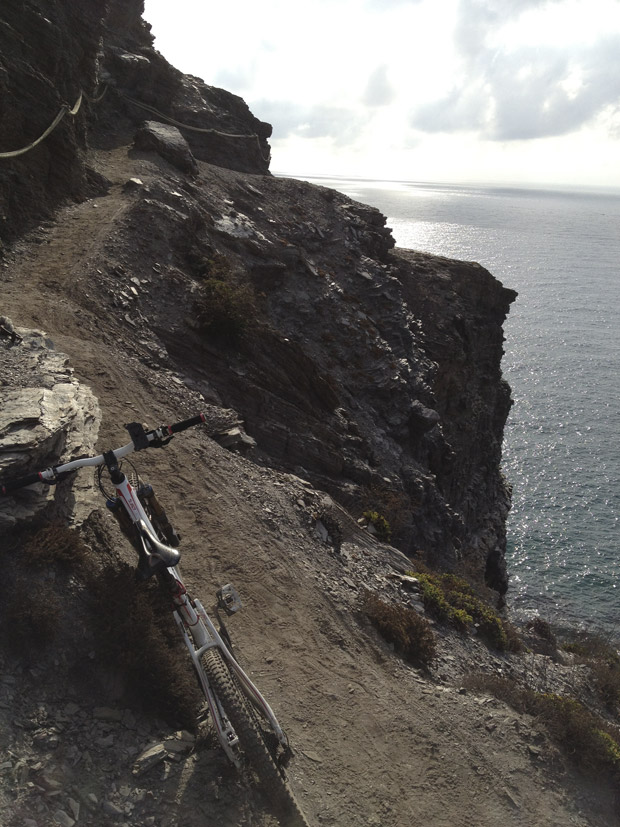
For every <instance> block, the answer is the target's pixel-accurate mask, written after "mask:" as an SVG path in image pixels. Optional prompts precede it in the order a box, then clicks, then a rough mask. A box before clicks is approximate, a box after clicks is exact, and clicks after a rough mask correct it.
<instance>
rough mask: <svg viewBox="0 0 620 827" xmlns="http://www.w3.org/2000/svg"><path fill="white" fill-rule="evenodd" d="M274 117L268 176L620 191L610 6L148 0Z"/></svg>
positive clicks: (619, 76) (619, 74)
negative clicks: (516, 185) (531, 185)
mask: <svg viewBox="0 0 620 827" xmlns="http://www.w3.org/2000/svg"><path fill="white" fill-rule="evenodd" d="M144 17H145V19H146V20H147V21H148V22H149V23H150V24H151V25H152V32H153V34H154V36H155V48H157V49H158V50H159V51H160V52H161V53H162V54H163V55H164V57H166V59H167V60H168V61H169V62H170V63H172V64H173V65H174V66H176V68H178V69H180V70H181V71H182V72H185V73H188V74H192V75H196V76H198V77H200V78H201V79H202V80H204V81H205V82H206V83H207V84H209V85H211V86H218V87H222V88H224V89H227V90H228V91H230V92H233V93H234V94H236V95H239V96H241V97H242V98H243V99H244V100H245V101H246V103H247V104H248V106H249V107H250V109H251V111H252V112H253V114H254V115H255V116H256V117H257V118H260V120H263V121H268V122H269V123H270V124H272V126H273V135H272V138H271V139H270V144H271V158H272V160H271V170H272V172H274V173H284V174H291V175H298V176H300V177H302V176H303V177H310V176H313V175H318V176H328V177H329V176H341V177H354V178H371V179H383V180H401V181H428V182H430V181H435V182H453V183H465V182H469V183H485V182H488V183H505V184H557V185H578V186H593V187H599V186H613V187H620V158H619V151H620V0H312V2H309V0H303V2H302V0H261V2H257V0H227V1H226V0H219V2H208V0H174V2H170V0H145V13H144Z"/></svg>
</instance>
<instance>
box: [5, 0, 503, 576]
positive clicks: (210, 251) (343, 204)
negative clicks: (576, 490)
mask: <svg viewBox="0 0 620 827" xmlns="http://www.w3.org/2000/svg"><path fill="white" fill-rule="evenodd" d="M65 2H66V4H67V6H68V5H69V3H68V0H56V3H55V5H53V7H52V9H51V10H50V12H49V13H50V15H51V17H50V19H51V20H52V25H55V24H56V25H58V27H59V31H64V30H63V29H62V24H63V21H64V23H66V22H67V19H68V18H67V17H66V15H67V14H69V12H68V11H67V10H66V9H65ZM142 7H143V5H142V2H141V1H140V0H131V2H128V3H124V2H121V1H120V0H114V1H112V0H109V2H108V3H107V4H105V6H104V7H103V8H102V9H100V10H99V11H97V12H95V10H94V7H91V6H90V5H89V6H87V7H85V10H84V14H83V19H82V21H81V24H80V25H81V28H78V32H80V33H81V35H83V36H80V37H78V39H77V40H76V42H75V43H71V44H70V45H69V46H66V44H65V41H63V39H62V37H61V36H60V35H59V36H58V37H57V38H51V40H50V43H49V44H48V45H46V44H45V43H44V42H43V39H41V38H37V37H35V36H34V35H30V36H29V37H28V38H27V37H26V36H25V35H26V33H27V32H26V30H24V32H23V36H22V35H20V37H21V39H19V38H17V29H16V28H15V27H16V26H17V25H18V23H19V24H20V25H25V23H24V21H22V20H21V18H20V17H19V15H17V14H16V13H13V15H12V17H11V15H10V14H9V15H7V13H6V12H5V11H4V9H3V10H1V11H0V19H2V15H3V14H4V15H5V19H7V20H10V21H12V26H13V28H11V29H10V30H9V29H7V28H5V29H3V30H2V31H3V32H4V35H3V36H4V37H5V38H8V39H9V40H10V38H11V37H12V38H13V40H15V39H18V40H19V43H20V48H21V49H22V50H23V56H24V61H23V63H24V66H25V69H24V73H25V74H24V76H23V84H24V87H25V86H27V85H28V77H29V75H28V71H30V69H32V71H34V69H33V67H34V66H35V63H34V62H33V61H35V56H30V53H29V51H28V50H29V48H30V45H29V44H30V43H31V42H32V43H34V44H37V46H38V49H39V52H37V55H36V60H38V61H39V63H37V64H36V66H37V67H38V70H37V71H38V75H39V76H44V77H45V78H46V85H47V86H49V87H52V86H53V87H54V88H60V87H62V88H66V89H69V88H70V87H71V88H74V87H75V88H76V89H79V88H84V89H85V90H89V92H90V93H91V95H92V93H94V91H95V89H101V88H102V87H103V86H107V89H108V92H107V94H106V95H105V97H104V98H103V99H102V100H101V101H100V102H99V103H98V104H93V105H88V106H86V107H85V110H84V113H85V114H81V115H78V116H76V119H74V120H70V121H68V123H69V124H72V127H71V128H72V129H78V127H79V130H81V131H79V134H78V133H77V132H76V133H75V135H74V141H73V144H71V143H70V142H69V143H67V144H66V146H67V147H69V149H67V151H68V152H69V153H70V157H71V159H72V161H71V164H73V166H72V169H73V170H77V171H78V173H79V175H82V177H83V179H84V180H86V178H85V175H86V174H85V172H84V170H85V169H86V166H85V165H86V163H90V162H91V161H92V163H93V165H94V164H95V163H96V157H95V156H94V155H91V154H89V152H88V148H89V144H91V145H96V146H97V147H99V148H100V149H105V148H106V147H107V148H112V147H113V148H115V151H116V152H117V153H118V151H119V148H122V147H131V148H130V149H128V150H127V152H128V154H129V160H132V161H135V162H136V163H140V164H141V165H142V167H141V169H143V170H144V171H145V172H148V175H146V174H145V175H144V176H143V175H142V172H141V173H140V178H139V180H138V181H134V182H133V183H132V184H131V186H127V187H125V188H124V190H123V198H125V199H126V202H125V203H123V204H122V205H120V204H119V205H118V209H116V207H115V210H114V211H111V212H110V215H112V214H114V215H116V214H118V215H119V216H122V218H120V217H119V218H118V220H117V222H116V224H115V227H114V230H113V232H110V235H109V238H108V242H106V244H105V245H103V247H102V249H101V250H100V251H99V255H98V259H97V261H96V263H95V262H94V261H92V262H91V265H90V266H91V271H89V272H88V273H87V274H86V275H87V276H88V280H89V288H88V296H84V303H85V305H87V306H91V305H92V302H93V301H94V302H96V306H97V307H98V309H99V308H100V307H101V306H103V305H104V304H105V303H106V302H111V306H112V307H113V308H115V309H117V310H118V309H120V310H122V313H123V319H124V321H125V323H126V324H127V325H130V326H131V327H132V333H135V331H140V336H141V337H142V341H144V342H149V347H150V351H149V353H150V356H149V357H148V358H149V359H151V360H156V359H157V358H159V356H158V354H160V353H165V352H166V350H164V349H163V348H162V347H161V345H164V346H165V348H166V349H167V353H168V354H169V356H170V358H171V359H173V360H174V361H175V362H176V364H177V366H178V369H179V373H181V374H182V375H183V376H184V378H185V381H187V383H188V384H190V386H191V387H196V388H206V389H208V390H207V391H206V398H207V399H208V400H209V401H213V402H214V403H215V404H221V405H222V406H224V407H226V408H230V409H232V410H234V411H236V412H237V414H238V417H239V419H243V420H244V421H245V423H246V427H247V431H248V433H249V434H250V436H251V437H252V438H253V439H254V440H256V443H257V449H256V453H257V456H258V457H259V458H260V460H261V461H263V462H266V463H268V464H270V465H273V466H276V467H279V468H284V469H286V470H288V471H292V472H294V473H295V474H298V475H299V476H302V477H304V478H305V479H309V480H310V481H311V482H312V483H313V484H314V485H315V486H317V487H319V488H321V489H322V490H325V491H327V492H329V494H330V495H331V496H332V497H333V498H334V499H335V500H337V501H338V502H339V503H340V504H341V505H343V506H344V507H346V508H348V509H350V510H351V512H352V513H353V514H354V516H359V515H360V514H361V513H362V512H363V511H364V510H368V509H370V510H372V511H377V512H378V513H380V514H382V515H383V516H385V517H386V518H387V520H388V521H389V523H390V526H391V529H392V542H393V543H395V544H396V545H397V546H398V547H399V548H400V549H401V550H402V551H404V552H405V553H406V554H408V555H411V556H413V555H416V554H422V555H423V556H424V557H425V559H426V560H427V561H428V562H430V563H431V564H435V565H439V566H442V567H444V568H450V569H455V568H459V567H464V568H467V569H469V570H470V571H473V572H474V573H475V574H476V575H477V576H478V577H479V578H480V579H483V578H486V580H487V582H488V583H489V584H490V585H492V586H493V587H494V588H495V589H497V590H498V591H500V592H503V591H504V590H505V588H506V575H505V568H504V562H503V560H504V546H505V539H504V538H505V534H504V522H505V517H506V513H507V509H508V504H509V495H508V491H507V488H506V485H505V483H504V482H503V480H502V478H501V475H500V472H499V462H500V455H501V440H502V433H503V426H504V422H505V419H506V416H507V413H508V410H509V407H510V395H509V391H508V388H507V386H506V385H505V384H504V383H503V381H502V379H501V372H500V362H501V356H502V331H501V325H502V323H503V320H504V318H505V315H506V313H507V311H508V306H509V303H510V301H511V300H512V298H513V296H514V294H513V293H511V291H507V290H504V288H502V286H501V285H499V284H498V282H497V281H496V280H495V279H494V278H493V277H492V276H491V275H490V274H489V273H487V272H486V271H485V270H483V268H481V267H479V266H478V265H474V264H467V263H462V262H455V261H448V260H445V259H441V258H437V257H432V256H427V255H422V254H418V253H405V252H402V251H394V239H393V238H392V235H391V233H390V231H389V229H388V228H387V227H386V226H385V217H384V216H383V215H381V213H380V212H379V211H378V210H375V209H373V208H371V207H368V206H365V205H363V204H359V203H356V202H355V201H352V200H351V199H348V198H346V197H344V196H342V195H339V194H338V193H336V192H334V191H333V190H329V189H326V188H323V187H315V186H311V185H310V184H307V183H303V182H300V181H294V180H287V179H276V178H274V177H272V176H270V175H261V176H260V177H259V176H257V173H260V172H263V173H265V172H266V171H267V167H268V161H267V160H266V159H267V158H268V145H267V143H266V139H267V136H268V135H269V132H270V127H269V125H267V124H261V122H260V121H258V120H257V119H256V118H254V117H253V116H252V114H251V113H250V112H249V110H248V108H247V106H246V104H245V103H244V102H243V101H242V100H240V99H239V98H236V97H235V96H233V95H230V94H229V93H228V92H224V91H223V90H217V89H213V88H212V87H209V86H208V85H207V84H205V83H203V82H202V81H200V80H198V79H197V78H193V77H189V76H185V75H182V74H181V73H180V72H178V71H177V70H176V69H173V68H172V67H170V66H169V64H168V63H167V62H166V61H165V59H164V58H163V57H162V56H161V55H159V54H158V53H157V52H156V51H155V50H154V49H153V40H152V37H151V35H150V31H149V27H148V25H147V24H145V23H144V22H142V20H141V19H140V14H141V11H142ZM36 8H38V6H37V3H36V2H35V3H33V4H32V5H31V6H30V12H29V14H31V15H34V17H33V18H32V20H30V25H31V26H32V27H33V29H35V28H36V26H35V23H36V25H39V26H46V25H48V24H47V23H44V22H41V20H42V18H43V16H44V15H43V7H42V6H41V9H40V11H39V12H38V13H36V12H35V11H34V9H36ZM46 8H47V7H46ZM72 8H73V6H72ZM63 45H65V46H66V49H67V50H68V51H67V55H66V56H65V57H64V58H63V59H62V60H61V59H60V57H59V54H58V53H57V52H58V50H60V49H61V48H62V47H63ZM13 48H15V46H14V45H13ZM45 49H47V52H45ZM28 67H30V69H28ZM62 84H64V87H63V86H62ZM67 94H68V92H67ZM4 100H5V99H3V101H4ZM9 105H13V106H16V105H17V101H16V99H15V96H14V95H13V96H9V97H8V98H6V106H7V107H8V106H9ZM144 106H146V107H147V109H146V110H145V109H144ZM156 113H162V114H161V115H158V114H156ZM167 118H172V119H174V120H175V121H177V122H178V123H181V124H189V125H190V126H195V127H196V128H197V129H199V130H202V131H192V130H189V131H188V130H185V129H184V128H183V127H177V126H174V125H171V124H168V123H167V120H166V119H167ZM145 120H148V125H147V126H144V121H145ZM205 130H206V131H205ZM0 137H1V136H0ZM134 142H135V143H134ZM46 145H47V146H48V147H52V146H53V145H51V144H46ZM38 149H39V148H38ZM38 149H37V150H36V151H38ZM36 151H35V152H36ZM46 151H48V150H46ZM155 153H157V155H159V156H161V157H163V158H164V159H165V160H167V161H168V164H165V163H161V162H159V161H158V159H157V157H156V155H155ZM37 157H40V156H39V155H35V156H34V158H35V160H36V158H37ZM25 158H26V159H28V158H29V156H25ZM125 160H128V159H125ZM201 162H203V163H201ZM204 162H208V163H204ZM20 163H24V164H25V165H26V166H24V167H23V172H24V174H25V172H26V171H27V170H28V169H30V168H29V167H28V166H27V165H28V163H30V162H29V161H28V160H24V161H23V162H20ZM10 169H11V166H10V164H9V165H8V166H7V167H5V166H0V175H1V174H2V173H3V171H4V173H5V174H6V172H7V170H10ZM80 170H81V171H80ZM30 172H31V174H33V175H34V174H35V172H36V177H37V182H38V183H37V186H38V187H45V186H47V184H45V183H43V182H44V181H46V180H48V179H49V176H47V177H46V173H45V171H44V170H40V169H37V170H34V169H33V170H30ZM107 172H109V171H106V170H105V169H103V168H101V169H100V170H98V175H99V177H98V178H97V180H99V181H105V178H106V174H107ZM78 173H76V174H78ZM102 173H103V174H102ZM95 178H96V176H95V174H94V172H93V173H92V174H91V176H90V180H91V181H92V180H95ZM5 180H9V179H8V178H5ZM0 183H1V182H0ZM11 186H12V185H10V186H9V187H8V189H6V190H5V189H3V190H2V192H3V195H2V196H1V197H4V198H8V199H9V201H10V199H11V198H12V195H11ZM20 186H21V184H20ZM27 189H28V188H27V187H24V188H23V199H21V200H20V206H21V207H23V209H25V210H26V212H27V211H28V206H27V204H28V199H32V197H33V196H32V194H31V193H27ZM20 192H21V190H20ZM33 192H34V193H35V195H37V191H36V188H35V189H34V190H33ZM80 192H81V193H82V195H83V194H84V192H85V190H84V189H82V190H80ZM64 194H65V195H67V194H70V190H69V189H67V188H65V190H64ZM39 195H40V193H39ZM74 195H75V197H78V196H79V193H77V195H76V194H75V193H74ZM46 197H47V196H46ZM46 197H43V196H41V199H40V200H41V205H38V206H37V207H36V208H35V207H33V208H32V210H31V212H30V217H31V218H32V217H33V216H35V215H39V214H40V213H39V212H37V210H38V209H46V206H45V205H46V204H47V205H49V204H50V203H51V200H50V198H52V196H51V195H50V198H48V199H47V200H46ZM57 197H60V191H58V192H55V193H54V195H53V198H57ZM7 204H8V201H7ZM24 215H25V213H24ZM97 215H98V216H100V217H101V216H102V211H100V210H99V211H97ZM7 216H8V217H9V218H10V219H11V220H10V221H8V220H7V226H10V228H11V230H10V232H11V233H17V232H18V231H19V230H20V228H22V227H23V226H24V223H25V220H26V219H25V218H24V217H23V216H21V215H20V214H18V213H17V212H16V210H15V208H11V211H10V213H9V212H7ZM99 220H101V219H99ZM115 221H116V219H115ZM97 231H98V232H102V231H103V230H102V229H100V228H99V227H98V228H97ZM124 281H126V282H127V284H124V283H123V282H124ZM119 282H120V283H119ZM109 323H110V324H114V320H113V319H110V320H109ZM117 333H118V331H117ZM121 335H122V334H121Z"/></svg>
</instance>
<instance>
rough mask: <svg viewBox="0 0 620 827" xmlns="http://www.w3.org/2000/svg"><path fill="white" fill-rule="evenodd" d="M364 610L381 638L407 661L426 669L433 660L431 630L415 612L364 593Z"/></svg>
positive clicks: (433, 650)
mask: <svg viewBox="0 0 620 827" xmlns="http://www.w3.org/2000/svg"><path fill="white" fill-rule="evenodd" d="M363 611H364V613H365V614H366V616H367V617H368V618H370V620H371V621H372V622H373V624H374V625H375V626H376V628H377V629H378V631H379V633H380V634H381V635H382V637H383V638H385V640H387V641H388V643H391V644H393V645H394V649H395V650H396V651H397V652H398V653H399V654H400V655H402V656H403V657H404V658H406V659H407V660H410V661H412V662H413V663H416V664H420V665H424V666H426V665H428V664H429V663H430V662H431V661H432V660H434V658H435V657H436V654H437V648H436V643H435V635H434V634H433V630H432V629H431V627H430V624H429V622H428V620H426V619H425V618H423V617H420V615H419V614H418V613H417V612H416V611H415V610H414V609H410V608H409V607H408V606H398V605H393V604H390V603H386V602H384V601H383V600H381V599H380V598H378V597H377V596H376V595H375V594H373V593H372V592H366V595H365V599H364V606H363Z"/></svg>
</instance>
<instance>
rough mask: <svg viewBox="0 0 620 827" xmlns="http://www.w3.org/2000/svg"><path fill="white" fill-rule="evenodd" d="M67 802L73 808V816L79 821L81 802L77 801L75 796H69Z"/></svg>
mask: <svg viewBox="0 0 620 827" xmlns="http://www.w3.org/2000/svg"><path fill="white" fill-rule="evenodd" d="M67 803H68V805H69V808H70V809H71V814H72V815H73V818H74V819H75V820H76V821H77V820H78V819H79V817H80V802H79V801H76V800H75V798H68V799H67Z"/></svg>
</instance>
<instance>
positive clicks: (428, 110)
mask: <svg viewBox="0 0 620 827" xmlns="http://www.w3.org/2000/svg"><path fill="white" fill-rule="evenodd" d="M561 5H562V3H561V2H560V0H553V1H552V2H545V0H521V2H519V3H518V4H517V3H514V2H512V0H461V4H460V7H459V20H458V24H457V27H456V30H455V42H456V45H457V48H458V50H459V54H460V58H461V67H462V71H461V73H460V76H459V80H458V81H457V82H456V83H455V84H454V85H453V87H452V89H451V90H450V91H449V92H448V93H447V94H445V95H444V96H443V97H441V98H439V99H436V100H434V101H432V102H429V103H425V104H423V105H420V106H417V107H416V108H415V109H414V110H413V111H412V113H411V120H410V124H411V126H413V127H414V128H415V129H418V130H421V131H423V132H429V133H438V132H444V133H453V132H477V133H478V134H479V135H480V136H481V137H483V138H485V139H488V140H493V141H516V140H529V139H537V138H545V137H556V136H561V135H567V134H570V133H572V132H575V131H577V130H579V129H580V128H581V127H583V126H586V125H588V124H590V123H592V122H593V121H594V120H595V119H597V118H599V116H601V115H602V114H603V113H605V112H609V110H610V108H611V109H612V110H613V109H615V110H617V109H618V105H619V102H620V35H618V34H613V35H607V36H603V35H600V34H599V36H598V37H597V38H595V39H590V40H589V41H587V42H586V41H585V39H584V42H582V43H566V44H565V45H563V46H561V47H560V46H557V45H554V46H550V45H546V46H537V47H534V46H528V45H521V46H516V45H512V46H511V47H510V48H509V47H506V46H504V47H500V48H498V46H497V38H496V36H497V33H498V32H499V31H500V30H501V27H502V25H504V24H505V23H506V20H507V19H509V18H511V17H512V19H513V20H518V18H519V17H520V15H521V14H522V13H523V12H524V11H525V10H527V9H530V10H531V9H534V8H539V7H540V8H541V9H542V7H545V8H546V9H547V10H549V9H550V8H551V7H559V6H561ZM564 5H566V4H564ZM532 19H534V18H532ZM520 22H523V21H520Z"/></svg>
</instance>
